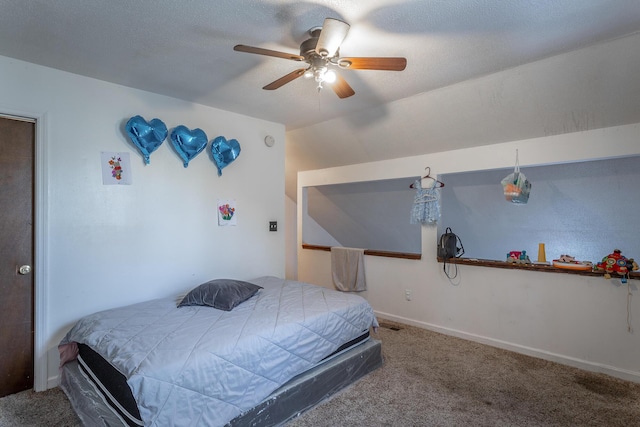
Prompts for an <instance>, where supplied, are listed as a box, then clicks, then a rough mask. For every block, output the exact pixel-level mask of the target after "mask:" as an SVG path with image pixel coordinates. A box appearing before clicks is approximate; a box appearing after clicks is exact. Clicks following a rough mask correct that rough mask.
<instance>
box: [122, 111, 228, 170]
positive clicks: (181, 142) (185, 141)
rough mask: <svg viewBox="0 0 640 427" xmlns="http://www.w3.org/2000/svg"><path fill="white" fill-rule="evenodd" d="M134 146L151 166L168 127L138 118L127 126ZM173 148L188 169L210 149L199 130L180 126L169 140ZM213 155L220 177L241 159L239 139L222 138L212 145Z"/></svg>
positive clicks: (203, 133) (132, 119)
mask: <svg viewBox="0 0 640 427" xmlns="http://www.w3.org/2000/svg"><path fill="white" fill-rule="evenodd" d="M125 130H126V132H127V135H128V136H129V138H130V139H131V142H133V144H134V145H135V146H136V147H137V148H138V150H140V152H141V153H142V156H143V157H144V163H145V164H147V165H148V164H149V156H150V155H151V153H153V152H154V151H155V150H156V149H157V148H158V147H159V146H160V145H162V143H163V142H164V140H165V139H166V138H167V134H168V131H167V126H166V125H165V124H164V123H163V122H162V120H160V119H152V120H151V121H149V122H147V121H146V120H145V119H144V118H142V117H141V116H134V117H131V118H130V119H129V121H127V124H126V126H125ZM169 139H170V140H171V144H172V145H173V148H174V149H175V150H176V153H178V155H179V156H180V158H181V159H182V162H183V165H184V167H185V168H186V167H187V166H189V162H190V161H191V160H192V159H193V158H194V157H196V156H197V155H198V154H200V153H201V152H202V151H203V150H204V149H205V148H206V146H207V143H208V139H207V134H206V133H205V132H204V131H203V130H202V129H199V128H196V129H193V130H191V129H189V128H187V127H186V126H182V125H180V126H176V127H175V128H174V129H173V130H172V131H171V135H170V137H169ZM211 155H212V157H213V161H214V162H215V163H216V167H217V168H218V176H221V175H222V169H223V168H225V167H227V166H229V164H231V163H232V162H233V161H234V160H235V159H237V158H238V156H239V155H240V143H239V142H238V141H236V140H235V139H230V140H227V139H226V138H225V137H223V136H218V137H217V138H215V139H214V140H212V141H211Z"/></svg>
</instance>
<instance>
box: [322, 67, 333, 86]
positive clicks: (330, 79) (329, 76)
mask: <svg viewBox="0 0 640 427" xmlns="http://www.w3.org/2000/svg"><path fill="white" fill-rule="evenodd" d="M323 80H324V81H325V82H327V83H334V82H335V81H336V72H335V71H333V70H329V71H327V72H326V73H324V79H323Z"/></svg>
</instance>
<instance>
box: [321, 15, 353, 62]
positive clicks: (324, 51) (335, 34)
mask: <svg viewBox="0 0 640 427" xmlns="http://www.w3.org/2000/svg"><path fill="white" fill-rule="evenodd" d="M349 28H351V26H350V25H349V24H347V23H346V22H343V21H340V20H338V19H334V18H326V19H325V20H324V24H322V30H321V31H320V37H319V38H318V44H316V52H317V53H318V55H322V56H326V57H328V58H332V57H333V56H335V54H336V52H337V51H338V49H339V48H340V45H341V44H342V42H343V41H344V39H345V37H347V33H348V32H349Z"/></svg>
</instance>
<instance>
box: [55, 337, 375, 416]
mask: <svg viewBox="0 0 640 427" xmlns="http://www.w3.org/2000/svg"><path fill="white" fill-rule="evenodd" d="M382 363H383V360H382V344H381V343H380V341H378V340H375V339H373V338H370V339H368V340H367V341H365V342H363V343H360V344H358V345H356V346H354V347H351V348H349V349H347V350H345V351H343V352H341V353H338V354H336V355H334V356H332V357H331V358H329V359H327V360H325V361H323V362H322V363H321V364H319V365H317V366H315V367H314V368H312V369H310V370H309V371H307V372H304V373H302V374H300V375H298V376H297V377H295V378H293V379H291V380H290V381H289V382H287V383H286V384H285V385H283V386H282V387H280V388H279V389H278V390H276V391H274V392H273V393H272V394H271V395H270V396H269V397H268V398H266V399H265V400H264V401H262V402H261V403H260V404H258V405H257V406H256V407H254V408H253V409H250V410H249V411H247V412H245V413H243V414H241V415H239V416H237V417H236V418H234V419H233V420H231V421H230V422H229V423H228V424H227V427H244V426H253V427H266V426H279V425H282V424H284V423H286V422H287V421H289V420H291V419H293V418H295V417H297V416H299V415H300V414H301V413H303V412H304V411H306V410H308V409H310V408H312V407H313V406H315V405H316V404H318V403H320V402H322V401H323V400H325V399H326V398H328V397H329V396H331V395H333V394H334V393H336V392H337V391H339V390H341V389H343V388H344V387H347V386H348V385H350V384H352V383H354V382H355V381H357V380H358V379H360V378H362V377H363V376H364V375H366V374H368V373H370V372H372V371H374V370H376V369H378V368H379V367H380V366H382ZM60 388H62V390H64V392H65V393H66V395H67V396H68V397H69V400H70V401H71V406H72V407H73V409H74V410H75V411H76V413H77V414H78V417H79V418H80V420H81V421H82V423H83V424H84V425H101V426H107V427H113V426H124V425H126V424H125V422H124V421H123V420H122V418H120V416H119V415H117V414H116V413H115V412H114V411H112V409H111V408H110V407H109V406H108V405H107V404H106V403H105V402H104V400H103V397H102V395H101V394H99V393H98V392H97V391H96V389H95V388H94V386H93V384H92V383H90V382H89V381H88V380H87V379H86V378H85V377H84V375H83V374H82V373H81V372H80V369H79V367H78V362H77V361H73V362H70V363H67V364H65V365H64V367H63V368H62V373H61V383H60Z"/></svg>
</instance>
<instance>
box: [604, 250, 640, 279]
mask: <svg viewBox="0 0 640 427" xmlns="http://www.w3.org/2000/svg"><path fill="white" fill-rule="evenodd" d="M596 269H597V270H598V271H604V277H605V279H610V278H611V274H612V273H615V274H619V275H620V276H622V277H623V279H624V280H626V278H627V277H628V275H629V273H630V272H632V271H635V270H637V269H638V263H637V262H635V261H634V259H633V258H626V257H624V256H623V255H622V251H621V250H620V249H615V250H614V251H613V253H610V254H609V255H607V256H605V257H604V258H602V261H601V262H599V263H598V264H596Z"/></svg>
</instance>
